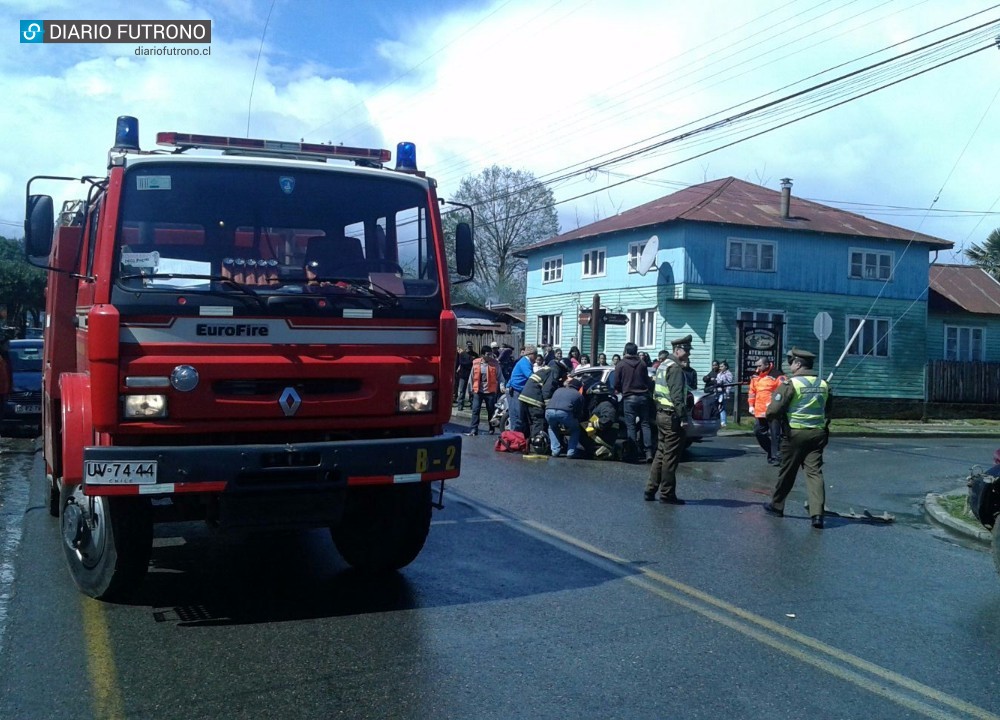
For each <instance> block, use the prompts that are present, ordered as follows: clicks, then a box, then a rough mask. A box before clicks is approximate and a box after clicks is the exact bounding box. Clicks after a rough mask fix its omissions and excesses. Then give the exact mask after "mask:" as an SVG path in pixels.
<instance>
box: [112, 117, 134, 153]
mask: <svg viewBox="0 0 1000 720" xmlns="http://www.w3.org/2000/svg"><path fill="white" fill-rule="evenodd" d="M111 149H112V150H135V151H136V152H138V151H139V120H138V119H137V118H134V117H132V116H130V115H119V116H118V124H117V125H116V126H115V146H114V147H113V148H111Z"/></svg>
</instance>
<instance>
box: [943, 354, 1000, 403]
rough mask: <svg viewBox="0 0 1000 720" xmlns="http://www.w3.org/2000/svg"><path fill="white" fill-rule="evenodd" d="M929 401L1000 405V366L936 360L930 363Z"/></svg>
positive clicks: (989, 363) (996, 364)
mask: <svg viewBox="0 0 1000 720" xmlns="http://www.w3.org/2000/svg"><path fill="white" fill-rule="evenodd" d="M927 401H928V402H941V403H976V404H980V405H987V404H994V403H1000V363H991V362H956V361H953V360H932V361H931V362H929V363H927Z"/></svg>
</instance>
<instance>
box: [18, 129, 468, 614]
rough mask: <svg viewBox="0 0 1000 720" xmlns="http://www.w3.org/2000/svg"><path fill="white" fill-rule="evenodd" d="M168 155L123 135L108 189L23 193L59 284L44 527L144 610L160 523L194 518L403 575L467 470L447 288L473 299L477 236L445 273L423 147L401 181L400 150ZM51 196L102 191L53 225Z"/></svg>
mask: <svg viewBox="0 0 1000 720" xmlns="http://www.w3.org/2000/svg"><path fill="white" fill-rule="evenodd" d="M156 141H157V144H158V145H160V146H164V147H166V148H169V150H156V151H151V152H148V151H143V150H141V149H140V147H139V143H138V122H137V121H136V120H135V119H134V118H127V117H123V118H119V121H118V130H117V133H116V140H115V146H114V147H113V148H112V150H111V152H110V153H109V156H108V173H107V176H106V177H103V178H92V177H84V178H64V177H54V176H38V177H35V178H32V179H31V180H30V181H29V182H28V187H27V195H28V197H27V218H26V222H25V245H26V248H25V249H26V252H27V254H28V257H29V259H30V260H31V261H32V262H33V263H34V264H36V265H40V266H43V267H45V268H47V270H48V288H47V296H46V327H45V333H44V339H45V344H44V360H45V363H44V381H43V387H44V393H43V399H42V405H43V407H42V411H43V430H44V456H45V469H46V473H47V475H48V479H49V483H50V503H49V504H50V508H49V509H50V512H51V513H52V514H53V515H55V516H58V517H60V518H61V522H60V524H61V534H62V539H63V548H64V550H65V554H66V558H67V560H68V563H69V568H70V571H71V573H72V576H73V578H74V580H75V582H76V583H77V585H78V586H79V588H80V589H81V591H83V592H84V593H86V594H88V595H91V596H93V597H98V598H110V597H114V596H119V595H122V594H125V593H127V592H129V590H130V589H131V588H133V587H134V586H135V585H136V584H137V583H138V582H139V581H140V580H141V579H142V577H143V576H144V574H145V572H146V569H147V566H148V564H149V560H150V556H151V548H152V537H153V530H152V528H153V523H155V522H161V521H169V520H189V519H192V518H198V519H205V520H206V521H208V522H209V523H211V524H213V525H216V526H219V527H221V528H231V527H258V528H288V527H296V528H297V527H303V528H306V527H329V528H330V532H331V533H332V536H333V540H334V542H335V544H336V547H337V549H338V550H339V552H340V554H341V555H342V556H343V557H344V559H345V560H346V561H347V562H348V563H349V564H350V565H352V566H355V567H358V568H361V569H365V570H372V571H379V570H386V569H396V568H400V567H402V566H404V565H406V564H408V563H409V562H411V561H412V560H413V559H414V558H415V557H416V556H417V554H418V553H419V552H420V550H421V548H422V547H423V544H424V540H425V538H426V536H427V532H428V529H429V526H430V518H431V508H432V505H434V504H435V501H436V503H437V504H438V505H439V504H440V495H439V493H438V492H437V489H438V486H437V485H435V486H433V489H434V492H432V485H431V483H434V482H435V481H439V480H440V481H443V480H445V479H448V478H454V477H457V476H458V475H459V470H460V464H461V438H460V437H459V436H457V435H454V434H445V433H444V425H445V423H446V422H447V421H448V419H449V416H450V412H451V393H452V386H453V377H454V356H455V345H456V333H457V325H456V320H455V315H454V314H453V313H452V311H451V310H450V305H449V282H450V278H454V282H459V281H464V280H465V279H468V278H470V277H471V276H472V266H473V247H472V231H471V228H470V225H469V224H468V223H464V222H463V223H458V224H457V226H456V229H455V232H454V246H453V252H452V256H453V258H454V260H453V262H454V265H455V267H454V268H453V269H451V270H449V267H448V253H447V252H446V248H445V241H444V238H443V229H442V221H441V215H440V212H439V209H438V208H439V200H438V198H437V195H436V190H435V188H436V183H435V182H434V181H433V180H432V179H430V178H428V177H427V176H426V175H425V174H424V173H422V172H420V171H419V170H417V167H416V151H415V148H414V147H413V145H412V144H410V143H401V144H400V146H399V148H398V150H397V161H396V165H395V168H392V169H390V168H388V167H385V164H386V163H388V162H389V161H390V153H389V151H388V150H377V149H375V150H370V149H360V148H349V147H344V146H335V145H323V144H309V143H301V142H278V141H272V140H256V139H249V138H235V137H217V136H209V135H193V134H185V133H176V132H166V133H159V134H158V135H157V138H156ZM220 151H221V152H220ZM344 161H347V162H344ZM56 181H71V182H76V183H82V184H84V185H85V186H86V188H87V198H86V200H85V201H82V202H80V203H77V204H76V205H72V204H70V203H65V204H64V205H63V206H62V207H63V211H62V212H61V213H60V214H59V216H58V218H57V217H56V215H55V213H54V206H55V203H54V201H53V199H52V196H51V195H45V194H32V186H33V185H34V184H36V183H38V184H43V183H50V182H56ZM449 273H451V274H449ZM440 488H441V490H442V491H443V482H442V483H441V486H440Z"/></svg>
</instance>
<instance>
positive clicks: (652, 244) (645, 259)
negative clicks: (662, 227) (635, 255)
mask: <svg viewBox="0 0 1000 720" xmlns="http://www.w3.org/2000/svg"><path fill="white" fill-rule="evenodd" d="M659 250H660V238H658V237H657V236H656V235H654V236H653V237H651V238H649V240H647V241H646V247H644V248H643V249H642V255H640V256H639V265H638V267H636V270H637V271H638V272H639V274H640V275H645V274H646V273H648V272H649V271H650V270H652V269H653V265H654V264H655V263H656V253H657V252H659Z"/></svg>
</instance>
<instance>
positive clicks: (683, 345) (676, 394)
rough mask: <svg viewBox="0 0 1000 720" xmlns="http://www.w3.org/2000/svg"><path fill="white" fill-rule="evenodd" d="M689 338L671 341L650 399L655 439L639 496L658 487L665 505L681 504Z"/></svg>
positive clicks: (648, 497)
mask: <svg viewBox="0 0 1000 720" xmlns="http://www.w3.org/2000/svg"><path fill="white" fill-rule="evenodd" d="M691 341H692V338H691V336H690V335H685V336H684V337H682V338H677V339H676V340H672V341H671V342H670V345H671V347H672V348H673V352H672V353H671V354H670V355H667V358H666V360H664V361H663V362H662V363H660V366H659V367H658V368H657V369H656V376H655V378H654V383H655V385H654V388H653V398H654V400H655V401H656V428H657V430H659V440H658V442H657V444H656V456H655V457H654V458H653V464H652V465H651V466H650V468H649V480H648V481H647V482H646V492H645V493H644V494H643V498H644V499H645V500H649V501H652V500H655V499H656V491H657V489H659V491H660V502H661V503H666V504H668V505H683V504H684V501H683V500H681V499H680V498H679V497H677V465H678V464H679V463H680V461H681V453H683V452H684V439H685V435H686V432H685V428H686V427H687V424H688V409H687V391H688V389H687V382H686V380H685V377H684V365H683V363H684V361H685V360H687V358H688V355H689V353H690V352H691Z"/></svg>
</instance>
